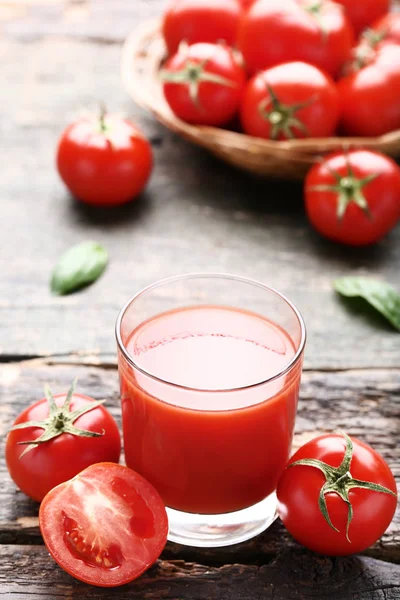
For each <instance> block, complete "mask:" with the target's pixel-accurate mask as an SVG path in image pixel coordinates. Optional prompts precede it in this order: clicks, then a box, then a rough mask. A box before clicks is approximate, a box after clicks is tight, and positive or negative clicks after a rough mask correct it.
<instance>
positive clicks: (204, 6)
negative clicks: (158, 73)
mask: <svg viewBox="0 0 400 600" xmlns="http://www.w3.org/2000/svg"><path fill="white" fill-rule="evenodd" d="M241 11H242V8H241V6H240V4H239V2H238V0H218V2H217V1H216V0H174V1H173V2H172V3H171V4H170V7H169V9H168V10H167V11H166V13H165V15H164V21H163V35H164V39H165V42H166V44H167V48H168V52H169V54H174V53H175V52H176V51H177V50H178V46H179V44H180V43H181V42H182V41H185V42H187V43H188V44H196V43H197V42H209V43H211V44H216V43H217V42H220V41H225V42H226V43H227V44H229V45H230V46H233V45H234V43H235V39H236V33H237V26H238V22H239V17H240V14H241Z"/></svg>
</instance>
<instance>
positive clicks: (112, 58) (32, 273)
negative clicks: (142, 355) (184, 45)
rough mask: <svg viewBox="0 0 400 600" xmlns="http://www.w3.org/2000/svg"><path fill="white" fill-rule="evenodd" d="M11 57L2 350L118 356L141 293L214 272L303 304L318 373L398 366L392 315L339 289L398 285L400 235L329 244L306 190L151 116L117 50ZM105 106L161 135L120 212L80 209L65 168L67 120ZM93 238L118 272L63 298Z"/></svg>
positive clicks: (23, 51) (5, 52)
mask: <svg viewBox="0 0 400 600" xmlns="http://www.w3.org/2000/svg"><path fill="white" fill-rule="evenodd" d="M49 6H50V7H51V6H52V5H49ZM32 10H33V9H32ZM0 52H1V55H2V76H3V82H4V83H3V85H2V97H3V105H4V111H3V112H2V115H1V117H0V119H1V123H2V130H3V133H2V139H3V142H4V143H3V144H2V149H1V150H0V158H1V159H2V164H4V165H8V168H7V169H4V173H3V177H2V187H1V191H0V201H1V206H2V214H3V218H2V220H1V225H0V228H1V236H2V268H1V270H0V289H1V290H2V297H1V300H0V354H7V355H9V354H11V355H15V356H18V355H19V354H20V355H42V354H46V353H51V354H56V353H65V354H68V353H70V352H75V351H78V350H82V351H86V352H90V351H93V350H97V351H100V352H102V353H105V354H107V355H111V354H114V352H115V344H114V335H113V328H114V322H115V319H116V316H117V313H118V310H119V309H120V307H121V306H122V304H123V303H124V302H125V301H126V300H127V298H128V297H129V296H130V295H132V293H134V292H136V291H137V290H138V289H140V288H141V287H142V286H143V285H146V284H148V283H150V282H152V281H154V280H156V279H159V278H161V277H164V276H168V275H175V274H177V273H182V272H189V271H210V270H214V271H225V272H236V273H238V274H242V275H245V276H249V277H253V278H256V279H259V280H262V281H265V282H266V283H268V284H270V285H272V286H273V287H276V288H278V289H279V290H281V291H282V292H284V293H285V294H286V295H287V296H288V297H290V298H291V299H292V300H293V301H294V302H295V303H296V304H297V305H298V307H299V308H300V309H301V311H302V312H303V313H304V317H305V319H306V322H307V325H308V332H309V337H308V347H307V353H306V365H307V366H308V367H309V368H350V367H374V366H376V367H379V366H380V367H389V366H397V365H398V356H399V348H400V337H399V336H398V334H396V333H395V332H393V331H392V330H391V329H390V328H389V326H387V325H386V324H385V323H384V321H383V320H382V319H379V318H377V319H375V320H372V321H371V320H369V319H367V318H366V316H365V315H363V316H362V317H361V318H358V317H356V316H355V315H354V314H353V312H352V311H351V310H349V309H348V308H346V307H345V306H344V304H343V303H342V301H341V300H340V299H339V298H338V297H337V296H336V295H335V294H334V292H333V291H332V287H331V281H332V279H333V278H334V277H336V276H340V275H345V274H348V273H368V274H371V275H375V276H379V277H383V278H385V279H387V280H388V281H391V282H392V283H393V284H395V285H396V284H397V285H398V284H399V271H398V264H399V261H400V243H399V240H400V228H398V229H397V230H396V231H395V232H394V233H393V234H392V235H391V236H389V238H387V240H385V241H384V242H382V243H381V244H379V245H378V246H376V247H374V248H370V249H365V250H357V251H356V250H349V249H347V248H344V249H343V248H340V247H338V246H335V245H334V244H331V243H329V242H327V241H324V240H322V239H320V238H319V237H318V236H317V235H316V234H314V233H313V232H312V231H311V229H310V228H309V227H308V226H307V224H306V219H305V216H304V214H303V209H302V200H301V188H300V187H299V186H298V185H291V184H289V183H284V182H282V183H279V182H274V183H272V182H268V181H259V180H257V179H255V178H252V177H250V176H248V175H246V174H243V173H239V172H237V171H235V170H233V169H231V168H229V167H228V166H225V165H223V164H222V163H220V162H218V161H217V160H215V159H213V158H212V157H210V156H208V155H206V154H205V153H204V152H202V151H201V150H200V149H197V148H194V147H192V146H189V145H188V144H187V143H185V142H184V141H182V140H180V139H178V138H177V137H175V136H174V135H172V134H171V133H169V132H167V131H165V130H164V129H163V128H161V127H160V126H159V125H157V124H156V123H155V122H154V121H153V119H152V118H150V117H148V116H146V115H143V114H139V113H138V111H137V109H135V108H134V107H133V105H132V103H131V102H130V100H129V99H128V98H127V96H126V95H125V93H124V92H123V90H122V89H121V84H120V81H119V74H118V68H119V58H120V48H119V47H118V46H115V45H114V46H112V45H111V46H108V45H96V44H82V43H78V42H68V41H62V40H58V39H49V40H47V39H45V40H41V41H38V42H35V43H32V44H30V46H29V52H28V51H27V45H26V44H19V43H12V42H6V41H3V42H1V45H0ZM21 65H24V67H23V69H21ZM77 65H79V68H77ZM100 99H101V100H104V101H105V102H106V103H107V104H108V105H109V107H110V108H111V109H116V110H120V109H122V110H125V112H127V113H128V114H130V115H131V116H133V117H134V118H136V120H138V121H139V123H140V124H141V125H142V127H143V128H144V129H145V131H146V132H147V133H148V134H149V135H150V137H151V138H152V139H154V140H155V141H156V145H155V147H154V150H155V171H154V176H153V178H152V181H151V183H150V185H149V187H148V190H147V192H146V193H145V194H144V195H143V196H142V198H141V199H140V201H138V202H137V203H136V204H132V205H131V206H127V207H125V208H122V209H120V210H115V211H97V210H94V209H92V210H90V209H87V208H85V207H84V206H82V205H80V204H78V203H76V202H73V201H72V200H71V199H70V198H69V197H68V194H67V193H66V192H65V190H64V188H63V186H62V184H61V182H60V181H59V179H58V177H57V174H56V171H55V169H54V165H53V161H54V152H55V146H56V141H57V138H58V135H59V133H60V131H61V129H62V127H63V126H64V124H66V123H67V122H68V121H70V120H71V119H72V118H73V116H75V114H76V113H77V112H79V111H80V110H81V109H82V108H85V107H87V106H90V105H92V106H93V104H95V103H96V102H97V101H98V100H100ZM22 207H23V208H22ZM86 238H95V239H98V240H99V241H100V242H102V243H103V244H104V245H105V246H106V247H107V248H108V250H109V252H110V266H109V269H108V270H107V272H106V273H105V275H104V276H103V277H102V279H101V280H100V281H98V282H97V283H96V284H95V285H94V286H93V287H91V288H89V289H87V290H85V291H83V292H81V293H79V294H76V295H73V296H70V297H64V298H55V297H52V296H51V295H50V292H49V289H48V282H49V276H50V272H51V269H52V267H53V265H54V263H55V261H56V259H57V257H58V256H59V255H60V253H61V252H62V251H63V250H64V249H65V248H66V247H68V246H69V245H71V244H73V243H75V242H78V241H81V240H83V239H86ZM339 331H340V332H341V335H340V336H339V335H338V332H339Z"/></svg>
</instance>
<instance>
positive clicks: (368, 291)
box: [333, 277, 400, 331]
mask: <svg viewBox="0 0 400 600" xmlns="http://www.w3.org/2000/svg"><path fill="white" fill-rule="evenodd" d="M333 286H334V288H335V290H336V291H337V292H338V293H339V294H341V295H342V296H347V297H348V298H352V297H356V296H358V297H360V298H363V299H364V300H366V301H367V302H368V303H369V304H370V305H371V306H373V307H374V308H375V309H376V310H377V311H378V312H380V313H381V315H383V316H384V317H385V318H386V319H387V320H388V321H389V322H390V323H391V324H392V325H393V327H394V328H395V329H397V330H399V331H400V294H398V293H397V292H396V290H395V289H393V288H392V286H391V285H389V284H388V283H385V282H384V281H378V280H377V279H368V278H367V277H342V278H340V279H336V280H335V281H334V282H333Z"/></svg>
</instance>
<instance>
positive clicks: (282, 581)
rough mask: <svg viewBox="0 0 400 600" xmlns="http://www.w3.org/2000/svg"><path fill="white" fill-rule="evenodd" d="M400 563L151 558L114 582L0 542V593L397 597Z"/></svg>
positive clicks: (285, 556)
mask: <svg viewBox="0 0 400 600" xmlns="http://www.w3.org/2000/svg"><path fill="white" fill-rule="evenodd" d="M399 594H400V567H399V566H397V565H392V564H390V563H384V562H382V561H377V560H374V559H371V558H365V557H362V558H358V557H355V558H339V559H330V558H323V557H317V556H315V555H312V554H311V553H308V552H306V551H298V552H284V553H282V554H281V555H280V556H279V557H278V558H277V559H276V560H275V561H273V562H272V563H271V564H268V565H261V566H256V565H238V564H233V565H225V566H223V567H220V568H215V567H209V566H203V565H200V564H195V563H185V562H184V561H171V562H167V561H158V562H157V564H156V565H155V566H154V567H152V568H151V569H150V570H149V571H147V573H145V574H144V575H142V576H141V577H140V578H139V579H137V580H136V581H134V582H132V583H130V584H128V585H126V586H123V587H121V588H118V589H112V590H109V589H99V588H95V587H92V586H88V585H86V584H83V583H80V582H78V581H76V580H74V579H72V577H70V576H69V575H68V574H67V573H65V572H64V571H62V570H61V569H60V568H59V567H58V566H57V565H56V563H55V562H54V561H53V560H52V559H51V558H50V557H49V556H48V554H47V552H46V550H45V549H44V548H43V547H35V546H0V598H1V597H4V598H7V599H8V598H10V599H11V598H12V599H13V600H26V599H29V598H32V599H33V598H34V599H35V600H36V599H37V598H41V599H43V598H47V597H48V598H51V600H58V599H60V600H61V599H64V600H66V599H68V600H72V599H74V598H82V597H84V598H85V599H86V600H100V599H107V600H108V599H109V598H114V599H115V600H135V599H137V600H159V599H160V598H162V599H163V600H178V599H180V600H182V599H190V600H210V599H211V598H212V599H218V600H308V599H310V600H311V599H313V600H316V599H317V600H333V599H334V600H350V599H351V600H380V599H384V600H398V598H399V597H400V596H399Z"/></svg>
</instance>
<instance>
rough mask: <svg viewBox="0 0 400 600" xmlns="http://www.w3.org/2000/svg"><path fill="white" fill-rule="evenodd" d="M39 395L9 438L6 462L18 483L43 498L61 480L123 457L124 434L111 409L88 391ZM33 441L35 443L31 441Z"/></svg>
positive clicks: (20, 416)
mask: <svg viewBox="0 0 400 600" xmlns="http://www.w3.org/2000/svg"><path fill="white" fill-rule="evenodd" d="M46 396H47V398H42V399H41V400H38V401H37V402H35V403H34V404H32V405H31V406H29V407H28V408H26V409H25V410H24V411H22V413H21V414H20V415H19V416H18V417H17V419H16V421H15V423H14V427H13V428H12V430H11V431H10V433H9V434H8V437H7V442H6V462H7V467H8V470H9V472H10V475H11V477H12V479H13V480H14V482H15V483H16V484H17V486H18V487H19V488H20V489H21V490H22V491H23V492H24V494H26V495H27V496H30V497H31V498H33V499H34V500H37V501H38V502H40V501H41V500H42V499H43V498H44V496H45V495H46V494H47V492H49V491H50V490H51V489H52V488H54V487H55V486H56V485H58V484H60V483H62V482H63V481H67V480H68V479H71V477H74V476H75V475H76V474H77V473H79V472H80V471H82V469H85V468H86V467H88V466H89V465H91V464H93V463H97V462H102V461H110V462H118V461H119V456H120V452H121V439H120V435H119V431H118V426H117V424H116V422H115V421H114V419H113V417H112V416H111V415H110V413H109V412H108V411H107V410H106V409H105V408H104V407H103V406H102V405H101V404H102V402H104V401H100V402H95V401H94V400H93V399H92V398H89V397H88V396H83V395H82V394H75V393H74V391H73V388H71V389H70V391H69V393H68V394H58V395H57V396H54V397H53V396H52V394H51V392H50V390H49V389H47V390H46ZM27 442H32V443H29V444H28V443H27Z"/></svg>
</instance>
